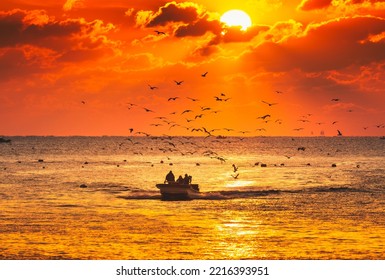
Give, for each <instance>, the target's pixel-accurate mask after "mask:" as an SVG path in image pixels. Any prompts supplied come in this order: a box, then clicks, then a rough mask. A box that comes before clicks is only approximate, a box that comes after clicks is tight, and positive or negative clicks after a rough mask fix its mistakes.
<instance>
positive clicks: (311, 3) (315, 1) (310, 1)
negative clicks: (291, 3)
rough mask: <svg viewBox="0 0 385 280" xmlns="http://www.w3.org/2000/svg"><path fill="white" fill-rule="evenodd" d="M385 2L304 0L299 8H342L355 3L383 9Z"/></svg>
mask: <svg viewBox="0 0 385 280" xmlns="http://www.w3.org/2000/svg"><path fill="white" fill-rule="evenodd" d="M384 2H385V0H341V1H333V0H302V2H301V4H299V6H298V7H297V9H298V10H302V11H312V10H320V9H326V8H329V7H335V8H341V7H348V6H355V5H357V6H362V7H363V8H368V7H369V6H373V7H376V6H380V7H379V8H382V9H383V8H384V7H383V6H382V5H381V4H382V3H384ZM378 4H380V5H378Z"/></svg>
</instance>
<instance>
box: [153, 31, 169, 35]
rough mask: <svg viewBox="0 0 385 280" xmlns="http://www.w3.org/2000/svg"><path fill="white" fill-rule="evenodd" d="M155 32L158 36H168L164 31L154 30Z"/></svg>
mask: <svg viewBox="0 0 385 280" xmlns="http://www.w3.org/2000/svg"><path fill="white" fill-rule="evenodd" d="M154 32H155V33H156V34H157V35H166V33H164V32H163V31H159V30H154Z"/></svg>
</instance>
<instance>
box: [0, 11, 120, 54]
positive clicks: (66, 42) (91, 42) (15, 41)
mask: <svg viewBox="0 0 385 280" xmlns="http://www.w3.org/2000/svg"><path fill="white" fill-rule="evenodd" d="M112 29H114V26H113V25H112V24H104V23H103V22H102V21H101V20H94V21H91V22H87V21H86V20H84V19H67V20H63V21H58V20H55V18H53V17H49V16H48V15H47V14H46V13H45V12H44V11H40V10H39V11H36V10H32V11H24V10H18V9H17V10H12V11H9V12H0V33H1V34H2V35H3V36H1V37H0V47H15V46H20V45H35V46H40V47H43V48H50V49H53V50H56V51H63V50H66V49H72V48H78V47H81V48H96V47H98V46H99V45H101V44H103V43H105V42H106V40H107V38H106V37H105V34H107V33H108V32H109V31H111V30H112Z"/></svg>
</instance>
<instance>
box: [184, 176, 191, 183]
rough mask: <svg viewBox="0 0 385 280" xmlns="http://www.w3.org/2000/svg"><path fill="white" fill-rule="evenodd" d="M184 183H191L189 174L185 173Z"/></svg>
mask: <svg viewBox="0 0 385 280" xmlns="http://www.w3.org/2000/svg"><path fill="white" fill-rule="evenodd" d="M183 184H185V185H188V184H190V178H189V176H188V175H187V174H184V178H183Z"/></svg>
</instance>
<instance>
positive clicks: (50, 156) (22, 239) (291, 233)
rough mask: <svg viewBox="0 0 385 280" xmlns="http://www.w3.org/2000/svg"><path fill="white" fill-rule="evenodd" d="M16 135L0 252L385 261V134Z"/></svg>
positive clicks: (4, 255) (0, 158)
mask: <svg viewBox="0 0 385 280" xmlns="http://www.w3.org/2000/svg"><path fill="white" fill-rule="evenodd" d="M7 138H9V139H11V142H10V143H1V144H0V201H1V203H0V210H1V211H0V233H1V234H0V259H3V260H6V259H15V260H24V259H33V260H40V259H44V260H50V259H80V260H83V259H84V260H86V259H93V260H158V259H162V260H164V259H172V260H178V259H180V260H213V259H215V260H244V259H252V260H253V259H268V260H276V259H283V260H292V259H311V260H315V259H317V260H318V259H322V260H323V259H385V243H384V242H383V236H384V235H385V212H384V209H385V176H384V174H385V141H384V140H383V139H380V138H379V137H244V138H242V137H220V138H215V137H209V138H204V137H170V136H161V137H152V136H149V137H134V136H124V137H123V136H122V137H108V136H105V137H80V136H79V137H75V136H73V137H38V136H28V137H7ZM170 170H172V171H173V172H174V174H175V175H176V176H178V175H184V174H186V173H187V174H189V175H191V176H192V178H193V179H192V180H193V183H195V184H199V187H200V190H201V193H200V194H198V195H196V196H195V197H194V199H193V200H191V201H162V200H161V197H160V193H159V190H158V189H157V188H156V187H155V185H156V184H157V183H163V181H164V179H165V176H166V174H167V173H168V172H169V171H170ZM81 185H85V186H86V187H82V188H81V187H80V186H81Z"/></svg>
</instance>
